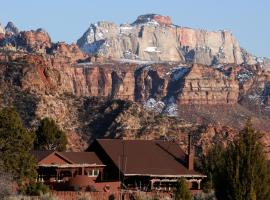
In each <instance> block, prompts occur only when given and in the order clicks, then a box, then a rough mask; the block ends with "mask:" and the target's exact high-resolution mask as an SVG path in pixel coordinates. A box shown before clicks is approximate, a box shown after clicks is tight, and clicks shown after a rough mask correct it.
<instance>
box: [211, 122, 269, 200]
mask: <svg viewBox="0 0 270 200" xmlns="http://www.w3.org/2000/svg"><path fill="white" fill-rule="evenodd" d="M261 136H262V135H261V134H260V133H259V132H256V131H255V130H254V129H253V128H252V125H251V123H250V121H249V122H248V123H247V124H246V127H245V128H244V129H243V130H242V131H240V132H239V134H238V137H237V138H236V139H235V140H234V141H233V142H231V143H230V144H229V145H228V147H227V149H226V150H224V153H223V156H221V157H219V158H218V159H220V160H217V162H218V163H221V165H219V166H216V167H219V168H216V169H215V170H216V171H215V172H214V176H213V179H214V187H215V192H216V196H217V198H218V199H219V200H265V199H270V176H269V175H270V170H269V166H268V163H267V160H266V158H265V154H264V152H263V145H262V144H261V143H260V138H261Z"/></svg>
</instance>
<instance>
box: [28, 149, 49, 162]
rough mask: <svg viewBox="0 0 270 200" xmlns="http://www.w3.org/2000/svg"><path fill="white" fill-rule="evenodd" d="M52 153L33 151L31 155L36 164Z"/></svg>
mask: <svg viewBox="0 0 270 200" xmlns="http://www.w3.org/2000/svg"><path fill="white" fill-rule="evenodd" d="M53 152H54V151H53V150H44V151H41V150H34V151H31V154H32V155H33V156H34V158H35V159H36V160H37V162H40V161H41V160H43V159H44V158H46V157H48V156H49V155H51V154H52V153H53Z"/></svg>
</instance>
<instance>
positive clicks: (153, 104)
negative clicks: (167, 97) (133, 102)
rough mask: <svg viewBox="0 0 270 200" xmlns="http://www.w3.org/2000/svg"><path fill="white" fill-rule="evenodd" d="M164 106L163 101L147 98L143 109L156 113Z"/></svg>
mask: <svg viewBox="0 0 270 200" xmlns="http://www.w3.org/2000/svg"><path fill="white" fill-rule="evenodd" d="M164 107H165V104H164V102H162V101H156V100H155V99H153V98H150V99H148V100H147V101H146V102H145V103H144V105H143V108H144V109H147V110H149V111H152V112H157V113H161V112H162V110H163V109H164Z"/></svg>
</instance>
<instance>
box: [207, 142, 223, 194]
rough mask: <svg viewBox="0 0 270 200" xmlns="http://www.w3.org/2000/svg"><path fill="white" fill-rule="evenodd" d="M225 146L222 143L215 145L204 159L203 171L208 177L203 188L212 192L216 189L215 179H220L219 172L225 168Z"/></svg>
mask: <svg viewBox="0 0 270 200" xmlns="http://www.w3.org/2000/svg"><path fill="white" fill-rule="evenodd" d="M224 154H225V148H224V146H223V145H222V144H217V145H215V146H214V147H213V148H212V149H210V150H209V151H208V153H207V156H204V157H203V159H202V166H203V173H205V174H206V175H207V178H206V179H205V180H203V190H204V191H205V192H210V191H211V190H212V189H214V181H215V180H216V179H218V177H216V176H217V174H219V172H221V171H222V170H223V169H222V168H223V166H224V165H225V163H224Z"/></svg>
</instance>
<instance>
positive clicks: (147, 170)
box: [97, 139, 202, 176]
mask: <svg viewBox="0 0 270 200" xmlns="http://www.w3.org/2000/svg"><path fill="white" fill-rule="evenodd" d="M97 142H98V143H99V144H100V146H101V147H102V148H103V149H104V151H105V152H106V154H107V155H108V156H109V157H110V158H111V159H112V161H113V162H114V164H115V165H116V166H117V167H118V168H119V169H120V170H121V172H122V173H123V174H125V175H127V176H128V175H130V176H131V175H149V176H202V175H201V174H200V173H198V172H195V171H194V170H192V171H190V170H188V169H187V167H186V162H185V161H186V154H185V153H184V151H183V150H182V149H181V148H180V146H179V145H178V144H176V143H174V142H170V141H161V140H119V139H98V140H97ZM123 157H124V159H123ZM119 160H120V162H119Z"/></svg>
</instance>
